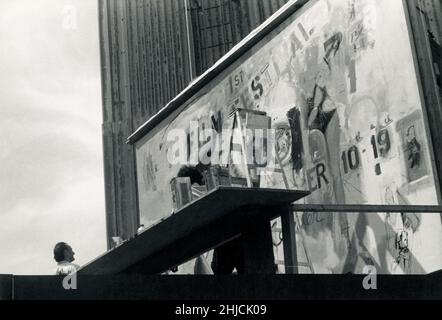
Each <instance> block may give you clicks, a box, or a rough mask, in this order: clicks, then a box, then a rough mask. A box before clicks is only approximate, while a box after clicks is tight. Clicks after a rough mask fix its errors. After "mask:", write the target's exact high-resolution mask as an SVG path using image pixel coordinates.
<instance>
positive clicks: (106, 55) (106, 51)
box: [98, 0, 113, 122]
mask: <svg viewBox="0 0 442 320" xmlns="http://www.w3.org/2000/svg"><path fill="white" fill-rule="evenodd" d="M98 14H99V33H100V64H101V97H102V106H103V109H102V110H103V122H108V121H112V118H113V108H112V79H111V53H110V35H109V33H110V31H111V29H110V23H109V19H108V14H109V8H108V7H107V1H106V0H100V1H99V2H98Z"/></svg>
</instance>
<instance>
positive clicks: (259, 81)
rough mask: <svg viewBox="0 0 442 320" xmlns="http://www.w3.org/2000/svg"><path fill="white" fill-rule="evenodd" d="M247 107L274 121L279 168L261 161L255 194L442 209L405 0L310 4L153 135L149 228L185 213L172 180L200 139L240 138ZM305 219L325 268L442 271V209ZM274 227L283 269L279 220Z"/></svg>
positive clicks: (307, 241)
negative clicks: (273, 191)
mask: <svg viewBox="0 0 442 320" xmlns="http://www.w3.org/2000/svg"><path fill="white" fill-rule="evenodd" d="M238 108H239V109H243V110H246V111H247V112H248V113H247V114H249V113H253V114H261V115H263V116H265V117H267V118H268V119H269V129H271V130H268V132H270V133H271V135H269V136H268V137H272V139H270V138H268V139H267V140H273V144H267V149H266V150H265V152H264V153H266V154H267V155H270V154H272V155H273V153H274V155H275V158H276V161H267V162H264V164H262V163H261V166H259V179H258V180H253V181H254V185H255V186H259V187H262V188H290V189H303V190H310V191H311V192H312V193H311V195H310V196H309V197H308V198H306V199H304V200H303V201H304V202H305V203H310V204H377V205H389V204H402V205H431V204H438V203H439V199H438V191H437V183H438V182H437V181H436V175H435V172H434V168H433V156H432V149H431V145H430V144H429V139H428V135H427V127H426V120H425V110H424V109H423V106H422V103H421V96H420V90H419V82H418V78H417V73H416V70H415V64H414V51H413V48H412V46H411V41H410V34H409V29H408V26H407V13H406V9H405V7H404V3H403V1H402V0H389V1H381V0H334V1H327V0H313V1H309V2H308V3H307V4H306V5H305V6H304V7H303V8H302V9H301V10H299V11H297V12H296V13H294V14H293V15H292V16H291V17H289V18H288V19H287V20H286V21H285V22H284V23H283V24H282V25H280V26H279V27H277V28H276V29H275V30H274V31H273V32H272V33H270V34H269V35H268V36H266V37H265V38H264V39H263V40H261V41H260V42H259V43H258V44H256V45H255V46H254V47H253V48H252V49H251V50H249V51H248V52H247V53H246V54H244V55H243V56H242V57H241V58H240V59H239V60H238V61H236V62H235V63H233V64H232V65H230V66H229V67H228V68H226V69H225V70H224V71H223V72H222V73H221V74H220V75H218V76H217V77H216V78H215V79H214V80H212V81H211V82H210V83H208V84H207V85H206V86H205V87H204V88H203V89H202V90H200V91H199V92H198V93H197V94H196V95H195V96H194V97H192V98H191V99H189V100H188V101H187V103H185V104H183V105H181V106H179V107H178V108H177V109H176V110H175V111H174V112H172V113H171V114H170V115H169V116H168V117H167V118H166V119H165V120H164V121H162V122H161V123H160V124H159V125H158V126H157V127H155V128H154V129H153V130H151V131H150V132H148V133H147V134H146V135H145V136H144V137H143V138H142V139H140V140H139V141H138V142H137V143H136V159H137V171H138V197H139V207H140V220H141V223H143V224H144V225H147V226H149V225H152V224H155V223H157V222H159V221H161V219H164V218H166V217H167V216H168V215H170V214H171V213H172V211H173V201H172V192H171V187H170V182H171V181H172V180H173V178H174V177H176V176H177V174H178V172H179V170H180V169H181V168H182V167H183V164H184V163H185V162H192V161H193V162H195V163H194V164H195V165H196V164H198V165H200V164H201V163H200V162H201V158H200V157H194V158H193V157H192V144H196V145H198V146H201V140H198V138H197V139H196V140H195V139H192V136H195V135H196V137H199V138H201V135H202V132H205V129H208V128H210V129H211V130H212V131H214V132H215V133H216V134H218V135H219V136H221V137H222V134H223V132H224V130H225V131H227V132H229V134H230V135H232V136H235V134H232V132H231V131H229V130H232V129H234V128H237V127H238V123H236V126H235V121H237V120H235V119H236V118H235V117H233V116H232V114H233V113H234V111H235V110H236V109H238ZM239 118H241V116H239ZM247 119H248V116H245V117H244V119H243V120H244V121H245V122H247ZM250 122H253V121H250ZM256 122H258V121H256ZM261 122H262V121H261ZM264 122H265V121H264ZM261 127H262V125H261ZM179 132H185V137H186V139H185V140H184V141H185V143H184V146H182V147H180V146H179V144H180V143H178V146H177V141H179V140H180V139H179ZM266 133H267V131H266ZM255 138H256V137H255V136H253V137H252V139H255ZM232 139H233V138H232ZM181 140H182V139H181ZM203 140H204V139H203ZM209 140H210V141H213V137H212V139H206V140H205V141H206V142H208V141H209ZM215 140H216V139H215ZM195 141H196V142H195ZM198 141H199V142H198ZM216 141H219V142H218V144H216V143H215V144H211V148H210V152H207V150H206V151H205V152H203V153H204V154H205V155H207V154H209V162H208V163H205V164H204V165H205V166H206V167H207V166H209V167H210V166H211V165H213V163H211V162H210V159H211V156H213V155H214V154H215V152H214V150H217V152H216V153H217V154H218V155H219V154H221V155H222V154H223V153H222V152H221V153H219V152H218V150H219V149H220V145H222V144H223V139H222V138H221V139H219V140H216ZM239 141H240V140H239ZM253 141H255V140H253ZM253 141H252V140H250V141H249V140H246V142H245V143H243V146H244V144H245V145H250V144H253ZM269 145H270V146H272V147H271V150H270V149H269ZM229 147H230V145H229ZM263 149H265V148H263ZM223 150H224V149H223ZM228 150H229V152H227V153H229V155H228V156H229V157H232V158H233V156H231V154H230V151H232V150H231V149H228ZM236 151H238V150H236ZM246 153H247V152H246V151H245V150H244V148H243V149H242V150H240V154H241V157H243V156H244V154H246ZM252 153H253V155H255V154H256V153H257V151H256V150H255V149H253V151H252ZM171 155H172V156H175V158H174V157H172V158H173V159H172V158H171ZM177 157H178V158H180V159H181V160H183V161H178V162H177V161H173V160H174V159H175V160H176V158H177ZM269 158H270V157H269ZM229 159H230V158H229ZM246 168H247V166H246V164H245V163H241V161H240V162H239V164H238V165H237V168H234V170H233V171H234V175H235V176H236V177H238V178H247V181H248V182H249V181H250V180H251V179H250V173H248V172H247V169H246ZM230 173H231V174H232V171H230ZM252 176H256V172H254V173H253V174H252ZM256 181H258V182H256ZM256 183H258V185H256ZM247 184H248V186H251V184H250V183H247ZM208 214H210V213H208ZM293 219H295V221H297V222H298V227H300V228H302V230H303V232H300V233H299V235H298V238H299V237H302V238H303V239H300V241H297V245H298V247H299V246H300V245H302V246H303V248H298V253H300V255H299V259H300V260H302V259H303V257H302V255H303V253H305V254H306V255H307V256H309V259H308V260H311V263H312V267H313V269H314V272H316V273H346V272H355V273H361V272H362V271H363V268H364V266H365V265H373V266H375V267H376V268H377V270H378V272H379V273H393V274H400V273H428V272H431V271H434V270H438V269H441V268H442V250H441V249H440V248H441V246H442V223H441V216H440V214H401V213H379V214H364V213H345V214H343V213H331V212H330V213H329V212H327V213H307V212H306V213H302V212H298V213H294V216H293ZM272 225H273V227H274V231H275V241H274V245H275V253H276V254H277V262H278V263H280V264H281V265H282V264H283V260H284V257H283V255H282V250H281V246H282V245H283V241H284V240H283V239H281V238H282V237H281V236H280V234H281V232H280V230H281V226H280V222H279V221H275V222H274V223H273V224H272ZM301 240H302V241H301ZM281 272H283V268H281ZM300 272H304V271H303V270H302V268H301V269H300ZM305 272H311V270H308V269H306V270H305Z"/></svg>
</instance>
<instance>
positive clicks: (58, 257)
mask: <svg viewBox="0 0 442 320" xmlns="http://www.w3.org/2000/svg"><path fill="white" fill-rule="evenodd" d="M68 248H69V245H68V244H67V243H65V242H59V243H57V244H56V245H55V247H54V259H55V261H57V262H62V261H63V260H64V259H65V257H64V251H65V250H67V249H68Z"/></svg>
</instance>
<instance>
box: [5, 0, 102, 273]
mask: <svg viewBox="0 0 442 320" xmlns="http://www.w3.org/2000/svg"><path fill="white" fill-rule="evenodd" d="M0 8H1V10H0V43H1V46H0V274H17V275H22V274H25V275H46V274H53V273H54V272H55V265H56V264H55V261H54V260H53V247H54V245H55V244H56V243H57V242H59V241H65V242H68V243H69V244H71V246H72V247H73V249H74V251H75V253H76V255H75V257H76V263H78V264H85V263H86V262H88V261H90V260H92V259H93V258H95V257H96V256H97V255H99V254H101V253H103V252H104V251H105V250H106V232H105V209H104V178H103V163H102V162H103V161H102V157H103V155H102V141H101V123H102V113H101V112H102V111H101V88H100V56H99V35H98V13H97V1H95V0H0Z"/></svg>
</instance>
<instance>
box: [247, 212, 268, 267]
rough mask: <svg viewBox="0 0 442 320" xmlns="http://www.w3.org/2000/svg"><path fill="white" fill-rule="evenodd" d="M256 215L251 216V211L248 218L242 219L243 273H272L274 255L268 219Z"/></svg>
mask: <svg viewBox="0 0 442 320" xmlns="http://www.w3.org/2000/svg"><path fill="white" fill-rule="evenodd" d="M266 210H267V208H266ZM259 216H260V215H259V214H257V215H256V217H259ZM256 217H255V218H253V212H250V215H249V216H248V218H246V219H244V220H243V221H242V228H241V229H242V230H241V233H242V246H243V254H244V273H245V274H274V273H275V256H274V254H273V241H272V229H271V226H270V221H269V220H268V219H263V218H256Z"/></svg>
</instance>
